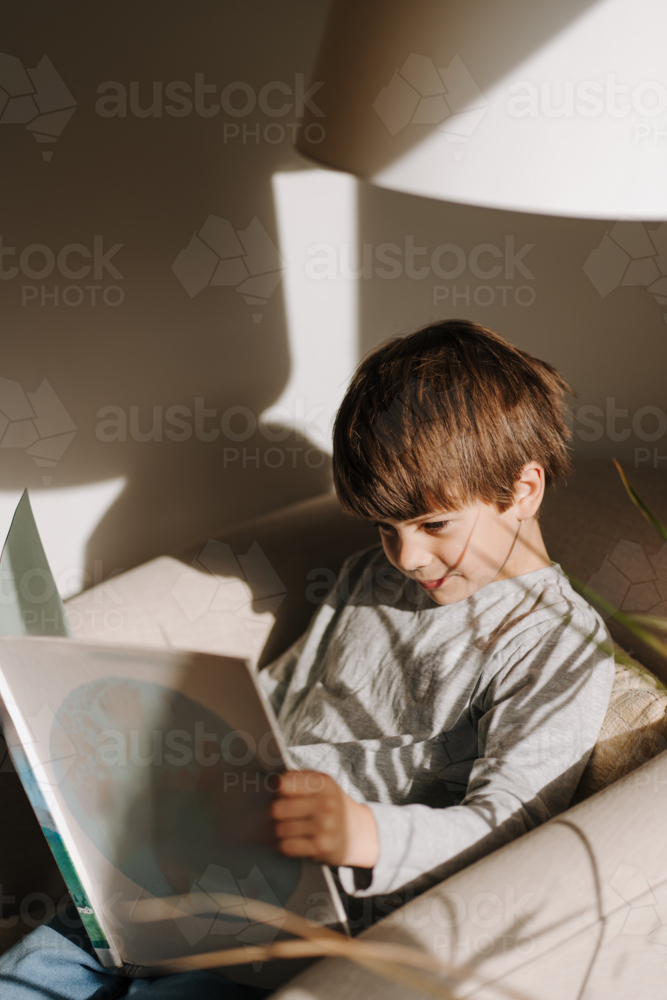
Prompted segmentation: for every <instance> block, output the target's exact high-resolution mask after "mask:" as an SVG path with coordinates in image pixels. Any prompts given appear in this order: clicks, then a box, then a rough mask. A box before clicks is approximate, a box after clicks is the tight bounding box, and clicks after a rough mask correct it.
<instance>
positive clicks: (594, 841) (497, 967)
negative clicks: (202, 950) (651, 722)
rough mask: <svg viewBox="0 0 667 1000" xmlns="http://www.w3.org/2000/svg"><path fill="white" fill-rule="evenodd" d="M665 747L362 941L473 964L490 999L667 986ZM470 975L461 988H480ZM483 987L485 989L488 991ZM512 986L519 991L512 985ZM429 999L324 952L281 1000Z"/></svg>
mask: <svg viewBox="0 0 667 1000" xmlns="http://www.w3.org/2000/svg"><path fill="white" fill-rule="evenodd" d="M666 787H667V751H666V752H665V753H662V754H660V755H659V756H658V757H656V758H654V759H653V760H651V761H649V762H648V763H646V764H644V765H643V766H642V767H640V768H638V769H637V770H636V771H633V772H632V773H631V774H628V775H626V777H624V778H621V779H620V780H619V781H617V782H615V783H614V784H613V785H610V786H609V787H608V788H606V789H604V790H603V791H601V792H598V793H597V794H596V795H594V796H592V797H591V798H589V799H587V800H586V801H585V802H582V803H580V804H579V805H577V806H574V807H573V808H571V809H568V810H567V811H566V812H564V813H561V815H560V816H557V817H555V818H554V819H552V820H549V821H548V822H547V823H545V824H544V825H543V826H540V827H538V828H537V829H535V830H532V831H531V832H530V833H527V834H524V835H523V836H522V837H520V838H519V839H518V840H515V841H513V842H512V843H510V844H507V845H506V846H504V847H502V848H500V849H499V850H497V851H495V852H494V853H493V854H490V855H488V856H487V857H485V858H482V859H481V860H480V861H477V862H476V863H474V864H472V865H470V866H469V867H467V868H465V869H464V870H463V871H460V872H458V873H457V874H455V875H453V876H451V877H450V878H448V879H446V880H445V881H444V882H441V883H440V884H439V885H437V886H434V887H433V888H432V889H429V890H428V891H427V892H425V893H423V894H422V895H420V896H418V897H417V898H416V899H414V900H413V901H411V902H410V903H408V904H406V905H405V906H403V907H401V908H400V909H398V910H396V911H395V912H394V913H393V914H391V915H390V916H389V917H386V918H385V919H384V920H382V921H380V922H379V923H377V924H375V925H374V926H373V927H371V928H370V929H369V930H367V931H365V932H363V933H362V934H361V935H360V936H359V940H367V941H385V942H395V943H400V944H406V945H412V946H416V947H419V948H422V949H424V950H425V951H427V952H429V953H430V954H431V955H436V956H437V957H439V958H440V959H441V960H442V961H444V962H449V963H453V964H455V965H459V966H461V965H467V966H468V967H469V968H470V969H473V970H474V971H475V973H476V975H478V976H480V977H482V978H483V979H485V980H488V981H492V982H493V983H494V984H495V985H494V988H493V992H492V993H489V994H488V995H489V996H491V995H493V997H496V996H497V997H499V998H500V997H502V996H510V995H512V994H511V992H505V991H512V990H514V991H517V992H519V993H520V994H521V996H522V997H525V998H528V997H530V998H537V997H539V1000H579V998H580V997H582V996H583V995H585V996H587V997H588V996H590V997H593V996H595V997H605V1000H627V997H629V996H638V997H659V996H664V994H665V954H666V953H667V862H666V859H665V847H664V830H665V827H666V826H667V795H665V789H666ZM478 982H479V980H477V979H475V978H473V977H472V976H466V975H464V976H463V982H462V984H461V985H460V986H459V987H458V988H457V991H456V996H457V997H465V996H468V995H470V994H473V993H475V995H477V993H476V989H477V987H478ZM483 995H484V996H486V995H487V993H486V991H483ZM515 995H516V994H515ZM341 996H344V997H346V998H347V1000H413V998H414V1000H422V997H423V994H422V993H421V992H417V991H415V990H412V989H410V988H408V987H406V986H405V985H399V984H396V983H391V982H389V981H388V980H386V979H385V978H384V977H380V976H377V975H375V974H374V973H371V972H369V971H367V970H365V969H362V968H360V967H359V966H357V965H356V964H353V963H352V962H350V961H348V960H345V959H325V960H323V961H321V962H318V963H316V964H315V965H314V966H312V967H311V968H310V969H308V970H307V971H305V972H304V973H302V974H300V975H299V976H297V977H296V978H295V979H293V980H292V981H291V982H290V983H288V984H287V985H286V986H284V987H283V988H282V989H281V990H279V991H278V992H277V993H276V994H275V998H276V1000H305V998H308V1000H338V998H339V997H341Z"/></svg>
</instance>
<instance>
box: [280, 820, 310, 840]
mask: <svg viewBox="0 0 667 1000" xmlns="http://www.w3.org/2000/svg"><path fill="white" fill-rule="evenodd" d="M274 829H275V832H276V837H278V839H279V840H284V839H285V838H292V837H312V836H313V835H314V834H315V823H314V822H313V820H312V819H287V820H280V822H278V823H276V824H275V827H274Z"/></svg>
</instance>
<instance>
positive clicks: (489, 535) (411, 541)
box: [373, 501, 544, 604]
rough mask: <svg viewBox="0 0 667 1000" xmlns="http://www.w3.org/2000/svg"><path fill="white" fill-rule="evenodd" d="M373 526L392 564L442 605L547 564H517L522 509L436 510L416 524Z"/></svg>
mask: <svg viewBox="0 0 667 1000" xmlns="http://www.w3.org/2000/svg"><path fill="white" fill-rule="evenodd" d="M373 523H374V524H376V525H377V526H378V527H379V530H380V536H381V538H382V546H383V548H384V551H385V553H386V555H387V558H388V559H389V562H390V563H392V565H393V566H395V567H396V568H397V569H399V570H400V571H401V573H404V574H405V576H407V577H410V578H411V579H413V580H416V581H417V582H418V583H419V584H420V585H421V586H422V587H423V588H424V590H426V592H427V593H428V595H429V597H431V598H432V600H433V601H435V603H436V604H454V603H455V602H456V601H461V600H463V599H464V598H466V597H469V596H470V595H471V594H474V593H475V591H477V590H480V589H481V588H482V587H484V586H486V584H487V583H491V582H492V581H493V580H495V579H507V578H508V577H512V576H517V575H518V574H519V573H524V572H529V571H530V570H531V569H536V568H538V565H543V564H544V563H543V562H542V563H536V562H535V560H534V559H533V560H532V561H531V560H530V558H528V560H526V558H525V555H523V556H522V557H521V559H520V560H519V561H517V553H516V551H514V552H513V549H514V543H515V539H516V537H517V532H518V529H519V527H520V526H521V520H520V519H519V518H518V517H517V508H516V505H514V506H512V507H510V508H509V510H506V511H505V512H504V513H502V514H500V513H499V512H498V510H497V509H496V507H494V506H492V505H490V504H487V503H484V502H481V501H480V502H477V503H475V504H472V505H469V506H466V507H465V508H463V509H462V510H459V511H450V512H449V513H447V512H446V511H444V510H435V511H433V512H431V513H430V514H428V515H425V516H422V517H419V518H417V519H416V520H414V521H394V520H392V519H385V520H383V521H374V522H373Z"/></svg>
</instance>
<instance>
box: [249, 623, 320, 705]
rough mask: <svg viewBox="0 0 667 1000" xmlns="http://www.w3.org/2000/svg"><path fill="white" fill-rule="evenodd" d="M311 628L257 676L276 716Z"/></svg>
mask: <svg viewBox="0 0 667 1000" xmlns="http://www.w3.org/2000/svg"><path fill="white" fill-rule="evenodd" d="M309 628H310V626H309ZM309 628H308V629H306V631H305V632H304V633H303V635H301V636H299V638H298V639H297V640H296V642H293V643H292V645H291V646H289V647H288V649H286V650H285V652H284V653H281V654H280V656H279V657H277V659H275V660H273V661H272V662H271V663H269V664H267V666H265V667H262V669H261V670H260V671H259V673H258V674H257V683H258V684H259V686H260V688H261V689H262V691H263V692H264V694H265V695H266V697H267V698H268V699H269V701H270V702H271V706H272V708H273V711H274V712H275V713H276V715H278V714H279V712H280V708H281V706H282V703H283V700H284V698H285V693H286V692H287V688H288V687H289V682H290V680H291V679H292V674H293V673H294V670H295V668H296V665H297V663H298V662H299V657H300V656H301V653H302V652H303V647H304V646H305V644H306V639H307V638H308V632H309Z"/></svg>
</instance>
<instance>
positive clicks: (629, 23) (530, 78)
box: [297, 0, 667, 220]
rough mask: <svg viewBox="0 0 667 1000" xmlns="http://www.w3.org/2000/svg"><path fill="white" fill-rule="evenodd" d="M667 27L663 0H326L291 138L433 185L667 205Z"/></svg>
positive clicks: (589, 207) (639, 210) (396, 182)
mask: <svg viewBox="0 0 667 1000" xmlns="http://www.w3.org/2000/svg"><path fill="white" fill-rule="evenodd" d="M666 39H667V0H410V2H408V0H363V2H359V0H333V6H332V9H331V13H330V17H329V21H328V23H327V26H326V29H325V32H324V36H323V40H322V46H321V49H320V52H319V56H318V59H317V62H316V66H315V69H314V72H313V75H312V81H311V82H312V84H313V90H312V92H311V96H310V97H309V98H308V99H307V100H306V101H305V116H304V120H303V127H302V129H301V130H300V134H299V138H298V141H297V148H298V149H299V150H300V151H301V152H302V153H304V154H306V155H307V156H309V157H310V158H312V159H315V160H317V161H318V162H319V163H323V164H326V165H327V166H330V167H336V168H338V169H341V170H345V171H348V172H350V173H353V174H355V175H357V176H358V177H362V178H364V179H367V180H370V181H372V182H373V183H375V184H378V185H380V186H382V187H386V188H390V189H394V190H397V191H405V192H409V193H412V194H418V195H425V196H427V197H430V198H442V199H446V200H448V201H453V202H460V203H463V204H470V205H481V206H487V207H491V208H501V209H510V210H514V211H521V212H538V213H544V214H550V215H564V216H574V217H581V218H590V219H595V218H604V219H642V220H652V219H665V218H667V45H666ZM318 84H320V86H319V87H318V86H317V85H318Z"/></svg>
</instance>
